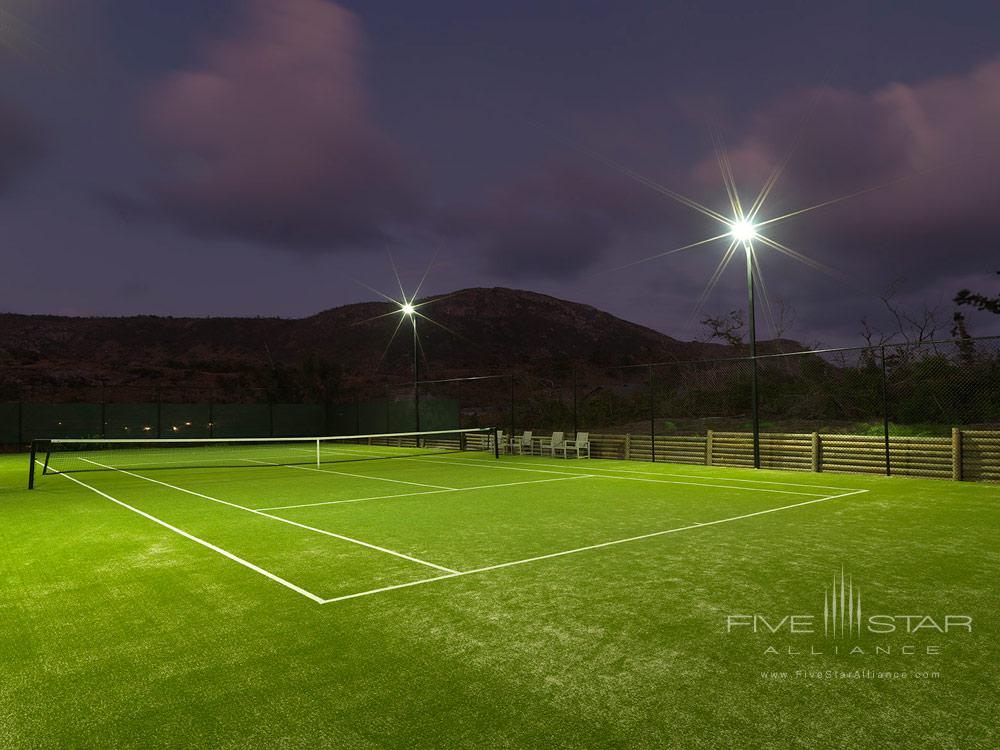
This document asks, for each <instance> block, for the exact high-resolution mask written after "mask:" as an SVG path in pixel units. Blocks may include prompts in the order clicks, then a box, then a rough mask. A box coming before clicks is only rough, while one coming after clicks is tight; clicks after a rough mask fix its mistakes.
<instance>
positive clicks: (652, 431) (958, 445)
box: [0, 336, 1000, 480]
mask: <svg viewBox="0 0 1000 750" xmlns="http://www.w3.org/2000/svg"><path fill="white" fill-rule="evenodd" d="M755 378H756V381H757V410H758V420H757V425H758V430H757V431H756V433H755V431H754V419H753V401H754V399H753V382H754V379H755ZM251 397H252V394H251ZM193 400H194V399H193ZM484 426H489V427H492V426H496V427H500V428H502V429H503V430H504V431H505V432H506V433H507V434H508V435H514V434H517V435H520V434H521V433H523V431H526V430H530V431H532V432H534V433H535V434H536V435H541V434H549V433H552V432H563V433H564V434H566V435H567V436H572V435H575V434H576V433H578V432H581V431H586V432H589V433H590V439H591V442H592V448H593V455H594V456H595V457H601V458H619V459H628V460H642V461H656V462H674V463H676V462H679V463H699V464H710V465H723V466H753V465H754V464H755V451H754V443H755V442H756V443H757V448H758V451H757V452H758V454H759V465H760V466H761V467H764V468H781V469H800V470H811V471H848V472H864V473H880V474H900V475H914V476H928V477H942V478H945V477H950V478H956V479H984V480H1000V336H998V337H983V338H975V339H973V338H965V339H951V340H944V341H925V342H919V343H899V344H893V343H886V344H881V345H874V346H864V347H854V348H839V349H822V350H809V351H796V352H782V353H768V354H765V355H760V356H758V357H756V358H751V357H748V356H745V355H742V354H738V355H737V356H732V357H725V358H716V359H709V360H697V361H667V362H652V363H648V362H647V363H631V362H630V363H625V364H620V365H615V366H607V367H602V366H588V367H587V368H586V369H572V368H562V369H559V370H554V371H553V372H551V373H549V374H543V375H539V374H533V375H528V374H525V373H523V372H517V371H507V372H503V373H489V374H483V375H471V376H461V377H455V378H441V379H427V380H422V381H420V383H419V384H418V386H417V387H416V388H414V385H413V383H412V381H411V382H409V383H406V382H402V383H400V382H398V381H397V382H394V383H389V382H384V383H379V382H374V381H369V382H365V383H361V384H357V385H354V386H345V387H343V388H342V389H341V391H340V393H339V394H338V398H337V400H336V402H334V403H328V404H303V403H298V404H293V403H213V402H204V401H200V402H193V403H163V402H159V401H153V400H148V401H141V402H140V401H136V402H134V403H115V402H112V403H103V402H102V403H93V402H88V403H65V404H51V403H32V402H24V403H10V404H0V444H7V445H8V446H13V445H24V444H26V443H27V442H29V441H30V440H31V439H34V438H54V437H66V438H86V437H114V438H127V437H262V436H274V437H284V436H317V435H347V434H367V433H378V432H403V431H410V430H414V429H423V430H431V429H452V428H456V427H484Z"/></svg>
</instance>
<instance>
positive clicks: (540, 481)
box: [258, 474, 594, 510]
mask: <svg viewBox="0 0 1000 750" xmlns="http://www.w3.org/2000/svg"><path fill="white" fill-rule="evenodd" d="M593 476H594V475H593V474H575V475H574V476H571V477H554V478H552V479H529V480H527V481H525V482H504V483H503V484H481V485H479V486H478V487H458V488H457V489H447V490H427V491H426V492H403V493H400V494H398V495H376V496H374V497H355V498H351V499H350V500H327V501H325V502H318V503H302V504H301V505H278V506H275V507H273V508H258V510H288V509H290V508H314V507H316V506H317V505H339V504H341V503H360V502H362V501H363V500H390V499H392V498H394V497H417V496H418V495H441V494H444V493H448V492H469V491H470V490H492V489H496V488H498V487H516V486H518V485H522V484H543V483H545V482H565V481H566V480H568V479H587V478H588V477H589V478H593Z"/></svg>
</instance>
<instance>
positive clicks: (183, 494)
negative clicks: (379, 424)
mask: <svg viewBox="0 0 1000 750" xmlns="http://www.w3.org/2000/svg"><path fill="white" fill-rule="evenodd" d="M50 447H51V446H50ZM492 447H493V446H492V445H491V443H490V439H489V435H488V433H487V434H483V433H480V434H470V435H465V436H464V437H463V436H462V435H457V436H455V435H452V436H440V435H438V436H426V437H421V438H419V439H416V438H406V439H400V440H396V441H395V442H391V441H388V440H383V441H379V440H365V439H361V440H354V441H340V442H339V443H338V442H334V441H330V442H329V443H323V442H321V443H320V445H319V456H318V457H317V446H316V440H315V439H314V440H312V441H311V442H308V441H305V442H303V441H291V442H289V441H277V442H274V443H267V442H263V441H261V442H255V441H248V442H243V443H240V442H236V441H220V442H219V443H218V444H208V445H204V444H202V445H192V444H185V443H184V442H183V441H180V442H178V443H172V444H170V445H169V446H142V447H138V448H136V447H135V443H134V441H132V442H131V443H130V444H129V445H128V446H117V447H116V446H112V445H108V444H98V443H96V442H95V441H91V442H89V443H87V442H83V443H78V444H69V445H63V446H58V449H56V448H53V449H52V450H51V451H49V452H45V453H42V454H39V455H38V456H36V459H37V461H38V464H36V469H37V470H38V472H37V474H36V477H35V479H36V483H35V489H33V490H31V491H29V490H27V489H26V488H25V478H26V473H27V469H28V460H27V456H26V455H24V454H20V455H9V456H0V570H3V576H4V578H3V580H4V586H3V591H4V597H3V599H2V600H0V617H2V618H3V623H4V628H3V631H2V632H3V636H2V637H0V664H2V666H3V671H4V674H5V680H4V681H2V682H0V697H2V698H3V700H0V740H2V742H0V744H5V745H9V746H11V747H137V748H138V747H142V748H149V747H177V746H185V747H217V746H236V745H238V746H241V747H305V746H316V745H320V746H331V747H351V748H354V747H359V748H360V747H366V748H367V747H372V748H374V747H400V748H403V747H456V748H459V747H461V748H480V747H504V746H506V747H518V748H521V747H539V748H541V747H546V748H548V747H622V748H625V747H629V748H631V747H651V748H652V747H657V748H659V747H684V748H708V747H712V748H715V747H793V746H799V747H815V746H823V747H826V746H840V745H842V744H844V743H848V742H850V743H853V744H856V745H858V746H867V744H866V743H868V744H870V741H871V739H872V738H873V737H877V738H881V739H882V740H884V741H885V742H890V744H891V743H892V742H895V741H898V740H899V739H900V737H904V738H905V740H906V741H907V742H917V741H918V740H919V739H920V738H923V739H925V740H926V739H927V738H933V737H939V738H942V739H943V740H946V741H942V742H940V743H938V745H939V746H941V747H956V748H958V747H961V748H972V747H986V746H989V740H988V738H989V737H990V736H991V734H992V733H993V731H994V730H993V728H992V725H991V722H990V721H989V716H991V705H992V702H993V696H994V694H995V690H994V688H995V676H993V675H992V674H991V672H990V669H991V667H990V665H991V664H992V663H993V661H992V660H991V657H990V653H991V649H992V646H991V645H990V644H992V643H995V642H996V638H995V636H996V626H995V622H994V619H995V618H993V617H992V613H993V610H994V609H995V606H994V604H995V601H996V580H995V548H996V528H997V522H998V519H997V513H998V511H997V503H996V488H995V487H994V486H989V485H985V484H976V483H967V482H943V481H936V480H914V479H902V478H888V477H881V476H860V475H837V474H817V473H807V472H802V473H793V472H780V471H770V470H759V471H754V470H745V469H724V468H719V467H712V466H682V465H671V464H650V463H641V462H635V461H631V462H618V461H611V460H598V459H594V460H585V459H584V460H575V459H569V460H564V459H558V458H556V459H554V458H551V457H548V456H519V455H517V456H511V455H506V454H504V455H500V456H499V458H497V457H495V453H494V451H493V450H491V449H492ZM46 460H48V462H49V467H48V471H47V472H46V473H44V474H43V473H41V467H42V466H43V465H44V464H45V462H46ZM842 571H843V572H844V573H845V574H846V575H847V576H848V577H849V578H851V579H852V580H853V585H854V586H855V588H856V589H857V588H860V589H861V590H863V592H864V599H863V601H864V604H863V607H864V609H865V611H866V613H871V612H887V613H927V614H930V615H933V616H934V617H936V618H939V619H940V616H941V615H942V614H946V613H950V614H956V615H962V616H968V617H970V618H972V619H973V621H974V622H975V630H974V632H954V633H948V634H943V633H939V632H936V631H931V632H920V633H916V634H910V633H907V632H905V630H903V629H902V628H900V629H899V630H897V632H895V633H892V634H888V635H883V634H877V633H870V632H866V633H865V634H864V635H863V636H861V637H858V638H855V639H853V640H850V639H847V638H825V637H824V635H823V631H822V627H820V630H819V633H818V634H814V635H811V636H810V635H795V634H791V633H789V632H788V629H787V627H784V628H783V629H781V630H780V631H779V632H776V633H772V632H769V631H768V630H767V629H766V628H763V627H762V628H761V629H758V630H756V631H755V630H751V629H750V628H746V627H744V628H741V629H739V630H737V631H735V632H728V631H727V626H726V623H727V618H728V617H729V616H730V615H732V614H734V613H735V614H738V615H741V616H748V615H752V614H755V613H760V614H761V615H762V616H763V617H765V619H766V621H767V622H768V623H771V624H772V625H775V624H776V625H778V626H779V627H780V623H782V622H783V621H784V622H785V624H786V626H787V620H783V619H782V618H785V617H786V616H787V615H789V614H798V613H813V614H815V616H816V617H819V618H822V611H823V610H822V606H823V602H824V601H825V600H824V592H825V591H826V588H827V587H828V586H829V585H830V582H831V577H832V576H834V575H840V574H841V572H842ZM853 646H859V647H861V648H862V649H863V650H864V654H854V653H852V652H851V651H850V650H849V647H851V648H853ZM931 646H933V647H935V648H939V649H940V651H939V652H936V653H935V654H928V653H926V649H927V648H928V647H931ZM838 648H839V649H840V650H839V651H838V650H835V649H838ZM876 648H882V649H887V650H888V651H889V653H887V654H883V655H879V654H877V653H875V651H874V650H875V649H876ZM769 649H770V650H769ZM811 649H813V651H810V650H811ZM902 649H910V650H915V652H912V654H911V653H910V652H907V653H903V652H902V651H901V650H902ZM877 670H888V671H889V672H892V673H905V674H907V675H909V678H907V679H891V680H882V679H878V680H876V679H869V678H865V677H858V678H856V679H855V678H852V677H851V675H859V674H869V673H872V672H874V671H877ZM828 673H829V674H836V675H847V676H848V678H849V679H848V678H845V679H830V680H818V679H813V678H812V677H811V675H813V674H828ZM916 673H920V674H928V675H935V677H934V682H933V691H931V692H929V691H928V686H929V685H930V682H929V680H918V679H914V678H913V676H914V674H916ZM796 675H800V676H796ZM802 675H804V676H802ZM858 705H866V706H867V705H873V706H886V705H891V706H913V707H914V709H915V710H914V712H913V713H911V714H908V715H907V720H906V722H905V730H901V729H899V728H897V727H896V725H894V724H891V723H888V724H887V723H886V722H885V721H883V720H882V719H881V718H880V717H881V714H880V713H879V712H873V713H871V714H870V715H869V714H867V713H864V712H862V713H860V714H859V713H858V712H857V710H856V708H857V706H858ZM785 715H787V716H794V717H797V721H798V720H799V719H802V720H805V718H806V717H812V719H814V720H815V726H814V728H813V730H812V731H811V733H807V734H805V735H803V734H802V733H801V731H800V729H799V728H798V726H799V725H798V723H796V725H795V726H794V727H788V726H785V725H784V724H783V723H782V720H781V719H780V717H781V716H785ZM706 726H711V727H713V729H712V732H711V734H706V733H705V727H706ZM901 731H902V732H903V734H902V735H901V734H900V732H901ZM929 741H930V742H931V744H934V740H929Z"/></svg>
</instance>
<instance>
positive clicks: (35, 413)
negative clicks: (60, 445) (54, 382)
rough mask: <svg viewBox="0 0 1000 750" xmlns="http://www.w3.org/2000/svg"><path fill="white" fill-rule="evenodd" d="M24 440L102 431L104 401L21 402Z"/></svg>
mask: <svg viewBox="0 0 1000 750" xmlns="http://www.w3.org/2000/svg"><path fill="white" fill-rule="evenodd" d="M21 410H22V412H21V428H22V429H21V431H22V436H23V439H24V440H25V441H29V440H35V439H38V438H86V437H100V436H101V434H102V429H103V425H102V421H103V420H102V416H101V412H102V407H101V404H22V406H21Z"/></svg>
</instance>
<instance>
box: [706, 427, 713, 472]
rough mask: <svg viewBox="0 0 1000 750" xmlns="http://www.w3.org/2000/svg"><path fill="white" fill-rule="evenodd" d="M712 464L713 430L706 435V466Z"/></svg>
mask: <svg viewBox="0 0 1000 750" xmlns="http://www.w3.org/2000/svg"><path fill="white" fill-rule="evenodd" d="M711 465H712V431H711V430H709V431H708V433H707V434H706V435H705V466H711Z"/></svg>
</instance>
